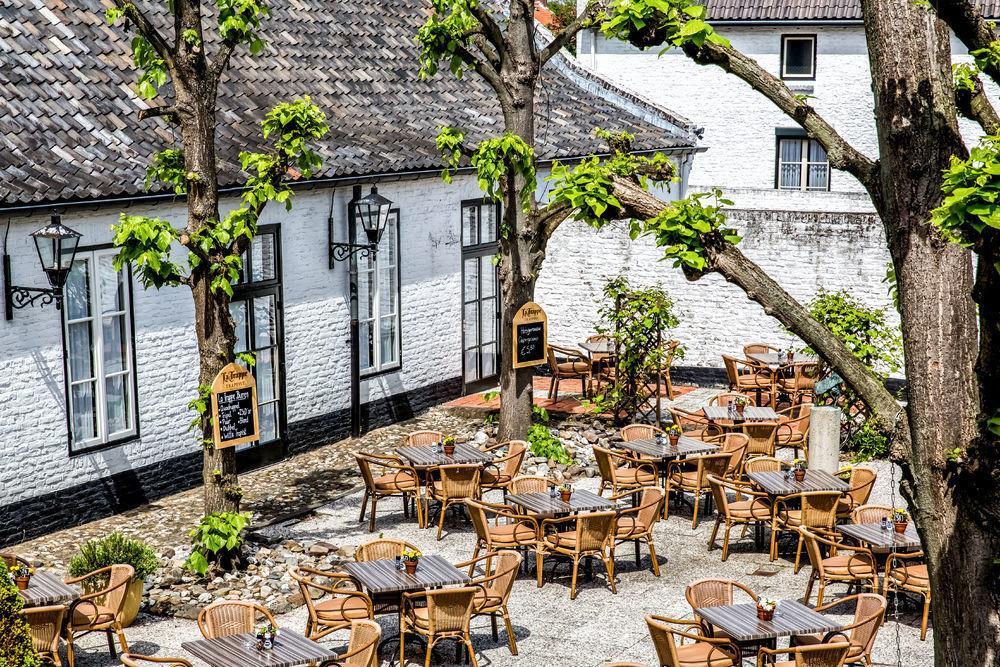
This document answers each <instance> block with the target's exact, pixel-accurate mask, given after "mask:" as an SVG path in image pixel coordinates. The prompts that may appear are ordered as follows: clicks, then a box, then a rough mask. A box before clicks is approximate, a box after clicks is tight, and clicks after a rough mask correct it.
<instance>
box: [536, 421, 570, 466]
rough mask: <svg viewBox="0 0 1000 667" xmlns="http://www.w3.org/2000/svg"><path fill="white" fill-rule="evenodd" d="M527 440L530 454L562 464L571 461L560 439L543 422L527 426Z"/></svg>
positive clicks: (567, 463)
mask: <svg viewBox="0 0 1000 667" xmlns="http://www.w3.org/2000/svg"><path fill="white" fill-rule="evenodd" d="M528 442H529V443H530V444H531V447H530V448H529V449H530V451H531V454H532V456H544V457H545V458H547V459H552V460H553V461H555V462H556V463H562V464H564V465H569V464H570V463H572V462H573V459H571V458H570V456H569V452H567V451H566V447H564V446H563V444H562V441H560V440H559V438H557V437H555V436H554V435H552V433H551V432H550V431H549V427H548V426H546V425H545V424H539V423H535V424H532V425H531V426H529V427H528Z"/></svg>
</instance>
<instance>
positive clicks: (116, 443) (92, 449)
mask: <svg viewBox="0 0 1000 667" xmlns="http://www.w3.org/2000/svg"><path fill="white" fill-rule="evenodd" d="M138 440H139V434H138V433H130V434H128V435H123V436H121V437H119V438H115V439H114V440H109V441H108V442H101V443H97V444H93V445H87V446H86V447H83V448H82V449H72V445H71V446H70V447H71V448H70V451H69V458H71V459H73V458H76V457H78V456H87V455H88V454H95V453H97V452H102V451H104V450H106V449H114V448H115V447H121V446H122V445H127V444H129V443H132V442H136V441H138Z"/></svg>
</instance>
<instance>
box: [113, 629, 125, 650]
mask: <svg viewBox="0 0 1000 667" xmlns="http://www.w3.org/2000/svg"><path fill="white" fill-rule="evenodd" d="M115 632H116V633H117V634H118V643H119V644H121V646H122V653H128V642H127V641H125V629H124V628H122V626H121V625H119V626H117V627H116V628H115Z"/></svg>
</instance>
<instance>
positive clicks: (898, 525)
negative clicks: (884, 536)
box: [892, 521, 909, 535]
mask: <svg viewBox="0 0 1000 667" xmlns="http://www.w3.org/2000/svg"><path fill="white" fill-rule="evenodd" d="M908 524H909V522H908V521H894V522H893V523H892V527H893V528H895V529H896V532H897V533H899V534H900V535H902V534H903V533H905V532H906V526H907V525H908Z"/></svg>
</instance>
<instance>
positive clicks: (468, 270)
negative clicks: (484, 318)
mask: <svg viewBox="0 0 1000 667" xmlns="http://www.w3.org/2000/svg"><path fill="white" fill-rule="evenodd" d="M464 264H465V289H464V292H463V294H464V300H465V301H475V300H476V299H478V298H479V293H478V292H477V291H476V285H477V284H478V283H479V260H478V259H476V258H475V257H473V258H471V259H467V260H465V262H464Z"/></svg>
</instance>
